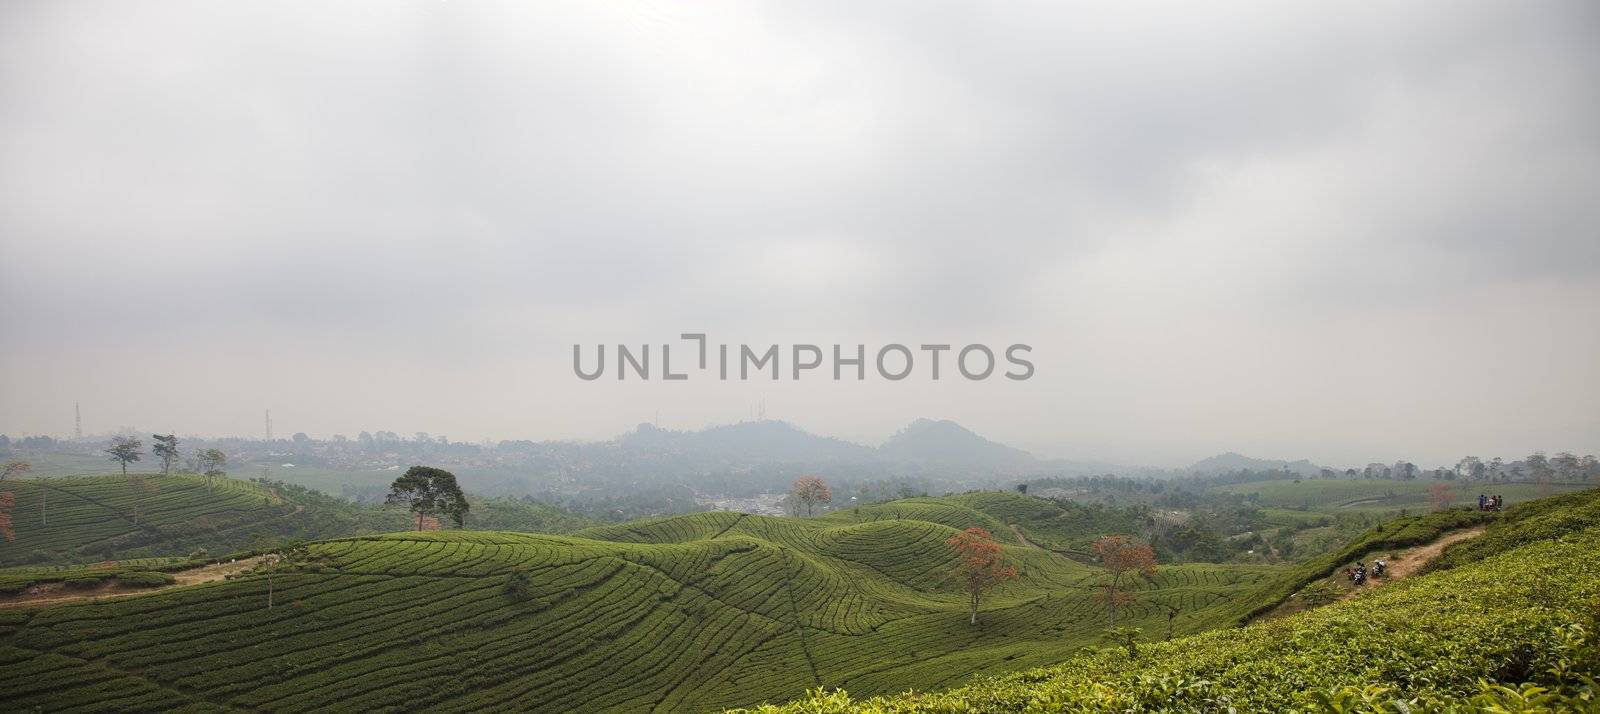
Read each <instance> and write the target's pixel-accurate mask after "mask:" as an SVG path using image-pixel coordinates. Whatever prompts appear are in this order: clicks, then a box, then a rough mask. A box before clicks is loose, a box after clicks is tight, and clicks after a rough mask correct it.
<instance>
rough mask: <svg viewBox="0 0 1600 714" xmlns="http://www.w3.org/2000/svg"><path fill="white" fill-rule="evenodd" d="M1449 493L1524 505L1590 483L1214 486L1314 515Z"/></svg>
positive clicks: (1407, 503) (1411, 503)
mask: <svg viewBox="0 0 1600 714" xmlns="http://www.w3.org/2000/svg"><path fill="white" fill-rule="evenodd" d="M1437 484H1444V485H1445V486H1447V487H1448V488H1449V489H1450V495H1451V498H1452V499H1453V503H1456V504H1476V503H1477V501H1478V494H1480V493H1484V494H1491V495H1492V494H1500V495H1502V496H1505V498H1506V502H1507V503H1512V504H1516V503H1523V502H1526V501H1532V500H1535V499H1538V498H1541V497H1544V496H1549V495H1554V494H1560V493H1567V492H1571V491H1581V490H1584V489H1587V488H1593V485H1592V484H1548V485H1544V486H1541V485H1539V484H1534V483H1522V482H1519V483H1506V482H1484V481H1433V480H1430V479H1413V480H1410V481H1395V480H1390V479H1309V478H1308V479H1301V480H1298V481H1294V480H1290V481H1281V480H1280V481H1252V482H1248V483H1235V484H1227V485H1223V486H1216V487H1214V490H1216V491H1217V492H1219V493H1235V494H1239V495H1241V496H1249V495H1252V494H1253V495H1254V496H1255V497H1256V502H1257V503H1258V504H1260V505H1261V506H1262V507H1265V508H1307V509H1310V510H1313V511H1327V512H1338V511H1344V510H1356V509H1359V510H1384V511H1395V510H1399V509H1402V508H1405V509H1410V510H1412V511H1417V510H1426V509H1428V508H1430V507H1431V506H1432V500H1431V499H1432V491H1433V488H1434V486H1435V485H1437Z"/></svg>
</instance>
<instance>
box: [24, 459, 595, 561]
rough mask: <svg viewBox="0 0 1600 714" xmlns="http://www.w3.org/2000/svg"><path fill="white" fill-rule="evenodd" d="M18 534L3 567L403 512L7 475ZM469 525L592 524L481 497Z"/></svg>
mask: <svg viewBox="0 0 1600 714" xmlns="http://www.w3.org/2000/svg"><path fill="white" fill-rule="evenodd" d="M3 490H7V491H12V492H13V493H15V494H16V505H15V507H14V509H13V512H12V515H13V523H14V530H15V531H16V536H17V539H16V540H15V541H6V540H0V567H4V566H13V565H23V564H27V565H35V564H46V563H53V564H81V563H91V562H97V561H102V560H118V561H126V560H129V559H134V558H143V557H152V556H188V555H190V554H192V553H194V552H195V551H197V550H205V551H208V552H209V553H210V555H212V556H220V555H225V554H228V553H233V552H237V551H243V550H250V549H253V548H258V547H261V546H262V545H264V544H265V543H268V542H275V541H283V540H290V539H302V540H316V539H322V538H337V537H344V536H352V535H361V534H367V533H379V532H386V531H396V530H401V529H404V528H407V527H409V526H410V523H411V519H410V518H409V517H408V516H407V515H406V514H405V513H404V512H402V511H400V510H398V509H382V508H377V507H369V506H359V505H356V504H353V503H349V502H346V501H343V500H340V499H336V498H332V497H329V496H324V495H322V494H318V493H314V492H310V491H307V490H305V489H303V488H300V487H298V486H288V485H282V484H274V485H272V486H270V487H269V486H265V485H262V484H260V483H256V482H250V481H239V480H236V479H227V478H221V479H213V480H212V481H211V482H210V483H209V484H208V483H207V482H206V479H205V478H204V477H201V476H194V475H187V474H175V475H172V476H161V475H156V474H132V475H129V476H122V475H120V474H119V475H111V476H74V477H69V478H50V479H27V480H21V481H7V482H6V483H5V486H4V489H3ZM473 504H474V506H473V514H472V515H471V516H469V522H468V525H469V527H487V526H491V525H492V526H495V527H498V528H509V529H514V530H539V531H540V532H569V531H572V530H576V529H577V528H581V527H584V526H586V525H588V524H589V521H587V520H586V519H583V518H579V517H577V516H573V515H572V514H569V513H566V512H564V511H561V510H560V509H557V508H555V507H553V506H548V505H545V504H541V503H528V502H524V501H518V500H513V499H489V500H482V499H473Z"/></svg>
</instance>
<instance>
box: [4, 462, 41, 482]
mask: <svg viewBox="0 0 1600 714" xmlns="http://www.w3.org/2000/svg"><path fill="white" fill-rule="evenodd" d="M30 471H33V464H30V463H28V462H26V461H23V460H21V459H13V460H11V461H7V462H5V463H4V464H0V481H4V480H6V479H8V478H22V477H23V476H26V475H28V473H29V472H30Z"/></svg>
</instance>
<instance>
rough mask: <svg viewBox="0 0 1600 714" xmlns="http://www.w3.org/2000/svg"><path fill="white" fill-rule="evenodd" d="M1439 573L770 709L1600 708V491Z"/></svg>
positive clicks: (773, 712) (1531, 520)
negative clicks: (1064, 655) (1164, 633)
mask: <svg viewBox="0 0 1600 714" xmlns="http://www.w3.org/2000/svg"><path fill="white" fill-rule="evenodd" d="M1480 538H1481V540H1480V539H1473V540H1468V541H1463V542H1461V543H1457V544H1455V545H1453V546H1451V547H1450V548H1449V549H1447V550H1446V551H1445V553H1444V555H1443V556H1442V557H1441V559H1440V561H1437V562H1438V563H1439V564H1440V565H1439V567H1438V568H1436V570H1438V571H1439V572H1435V573H1434V574H1430V575H1425V576H1421V577H1417V578H1412V579H1409V580H1405V581H1402V582H1399V583H1395V584H1391V585H1384V586H1382V587H1379V588H1376V589H1375V590H1373V591H1371V592H1367V593H1364V594H1363V595H1361V596H1359V597H1356V598H1354V599H1352V600H1348V601H1345V602H1342V603H1337V604H1333V605H1328V606H1325V607H1322V608H1318V609H1315V610H1311V611H1308V612H1303V613H1300V614H1297V615H1293V616H1290V617H1286V618H1283V619H1280V620H1274V621H1271V622H1266V623H1262V624H1257V625H1252V626H1250V627H1246V628H1242V629H1237V630H1219V631H1213V632H1208V633H1203V634H1198V635H1194V636H1190V637H1185V638H1180V639H1177V640H1174V641H1171V642H1165V643H1153V644H1140V645H1138V646H1137V648H1136V649H1135V651H1133V652H1131V653H1130V652H1128V651H1126V650H1124V649H1122V648H1115V649H1108V650H1103V651H1100V652H1097V653H1093V654H1085V655H1079V656H1077V657H1074V658H1072V659H1069V660H1067V661H1066V662H1064V663H1062V664H1059V665H1055V666H1051V667H1046V668H1041V669H1035V670H1032V671H1028V672H1022V673H1017V674H1011V675H1006V676H1001V677H996V678H992V679H989V680H986V681H983V682H980V683H976V684H972V685H969V686H967V687H963V688H958V689H955V690H952V691H948V692H944V693H933V694H909V693H908V694H900V695H895V696H891V697H884V698H877V699H873V698H866V699H858V698H855V697H853V696H852V695H851V694H847V693H844V692H840V691H831V692H827V691H820V690H817V691H813V692H812V693H811V695H810V696H808V697H807V698H805V699H803V700H801V701H797V702H795V703H792V704H788V705H780V706H763V707H760V708H758V709H756V711H758V712H760V713H761V714H802V713H804V714H834V713H843V712H867V713H872V714H887V713H891V712H894V713H910V712H970V713H973V714H984V713H990V712H1047V711H1048V712H1135V711H1242V712H1356V711H1361V712H1589V711H1600V687H1597V686H1596V684H1595V678H1596V677H1597V676H1600V636H1597V633H1600V494H1597V493H1596V492H1594V491H1589V492H1584V493H1580V494H1572V495H1568V496H1563V497H1558V498H1553V499H1547V500H1544V501H1537V502H1532V503H1528V504H1524V505H1522V506H1518V507H1516V508H1514V509H1513V510H1512V511H1511V512H1509V513H1508V514H1507V515H1506V517H1505V518H1504V519H1503V520H1499V521H1497V522H1495V523H1494V524H1493V525H1491V526H1490V528H1489V531H1488V532H1487V533H1486V534H1485V535H1483V536H1481V537H1480Z"/></svg>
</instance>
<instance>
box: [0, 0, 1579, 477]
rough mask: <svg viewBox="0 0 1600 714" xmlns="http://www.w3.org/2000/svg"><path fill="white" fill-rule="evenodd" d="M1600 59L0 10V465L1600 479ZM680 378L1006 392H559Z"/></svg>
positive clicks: (17, 5)
mask: <svg viewBox="0 0 1600 714" xmlns="http://www.w3.org/2000/svg"><path fill="white" fill-rule="evenodd" d="M1597 30H1600V6H1597V5H1595V4H1593V3H1583V2H1540V3H1516V4H1507V3H1458V2H1450V3H1444V2H1421V3H1412V4H1405V5H1398V6H1382V7H1380V6H1370V7H1364V6H1351V5H1349V4H1343V3H1318V4H1313V5H1296V6H1293V7H1290V6H1284V5H1278V4H1267V3H1259V4H1258V3H1244V4H1237V5H1230V6H1217V7H1216V8H1214V9H1213V10H1212V11H1208V12H1207V13H1206V14H1205V15H1204V16H1200V17H1196V16H1179V15H1177V14H1175V13H1168V12H1166V11H1165V10H1164V9H1163V7H1162V6H1161V5H1156V4H1149V5H1147V4H1143V3H1115V4H1106V5H1077V4H1074V5H1070V6H1064V5H1056V4H1041V5H1030V6H1022V5H1014V6H1002V7H997V6H985V5H945V4H924V3H917V4H875V5H862V4H856V3H822V4H804V5H799V6H785V5H778V4H705V5H698V4H697V5H692V6H682V5H670V4H653V3H644V2H637V3H634V2H617V3H609V4H593V3H585V4H574V5H555V4H532V5H529V4H511V3H505V4H499V3H443V2H425V3H352V4H337V5H326V4H321V3H300V2H291V3H271V4H267V3H238V4H235V3H229V4H215V3H200V2H192V3H182V2H165V3H153V2H152V3H144V2H129V3H115V4H101V3H80V2H35V1H28V0H24V1H21V2H12V3H7V4H6V5H5V6H4V8H0V300H3V302H4V305H5V309H4V310H0V336H3V337H4V340H5V348H4V349H0V433H8V434H11V435H13V436H15V435H20V434H40V433H43V434H52V435H56V436H63V435H70V434H71V433H72V428H73V421H72V419H73V413H72V408H73V403H74V402H81V403H82V404H83V410H84V430H85V432H86V433H101V432H108V431H115V430H116V429H118V428H120V427H122V426H132V427H137V428H139V429H141V430H148V431H161V432H166V431H175V432H177V433H179V434H186V433H194V434H206V435H218V436H220V435H239V436H256V437H259V436H260V435H261V433H262V430H263V424H262V421H263V410H264V409H271V410H272V414H273V421H274V426H275V429H274V430H275V432H276V433H277V434H278V435H280V436H281V435H287V434H291V433H294V432H297V431H303V432H306V433H308V434H312V435H315V436H318V437H322V438H326V437H328V436H331V435H332V434H335V433H344V434H347V435H351V436H353V435H354V433H355V432H356V431H359V430H362V429H366V430H376V429H385V430H392V431H396V432H399V433H401V434H410V433H412V432H415V431H428V432H430V433H432V434H435V435H441V434H442V435H447V436H449V437H450V438H451V439H452V440H456V441H480V440H484V439H496V440H498V439H534V440H543V439H608V438H612V437H614V436H616V435H617V434H618V433H621V432H623V431H625V430H627V429H630V428H632V427H633V426H634V425H636V424H639V423H643V422H652V421H656V420H657V419H659V423H660V425H661V426H663V427H665V428H673V429H698V428H702V427H705V426H708V425H714V424H725V423H732V422H737V421H739V420H741V419H747V418H753V417H754V416H756V415H757V414H760V413H763V410H764V414H765V416H766V417H767V418H770V419H782V420H786V421H790V422H792V423H794V424H796V425H797V426H799V427H801V428H803V429H805V430H807V431H810V432H812V433H816V434H820V435H824V436H836V437H839V438H844V439H848V440H851V441H856V442H858V443H864V444H873V445H875V444H878V443H881V442H882V441H883V440H884V439H885V438H887V437H888V436H889V435H891V434H893V433H894V432H895V431H896V430H898V429H900V428H902V427H903V426H905V425H906V424H907V423H909V422H911V421H912V420H913V419H916V418H930V419H950V420H952V421H955V422H957V423H960V424H961V425H963V426H965V427H967V428H969V429H971V430H973V431H975V432H977V433H978V434H980V435H982V436H984V437H987V438H989V439H992V440H995V441H998V442H1001V443H1005V444H1008V445H1012V446H1016V447H1019V448H1023V449H1027V450H1029V451H1031V452H1033V453H1034V454H1035V455H1038V456H1041V457H1058V458H1069V459H1077V460H1104V461H1109V462H1114V463H1120V464H1129V465H1152V466H1176V465H1183V464H1187V463H1190V462H1193V461H1195V460H1197V459H1200V458H1204V457H1207V456H1212V455H1215V454H1218V453H1222V452H1227V451H1234V452H1239V453H1242V454H1246V455H1249V456H1253V457H1258V458H1272V459H1290V460H1293V459H1300V458H1306V459H1310V460H1311V461H1313V462H1316V463H1324V464H1352V465H1353V464H1358V463H1365V462H1368V461H1381V462H1385V463H1389V462H1393V461H1395V460H1397V459H1407V460H1410V461H1412V462H1415V463H1417V464H1418V465H1422V466H1427V467H1432V466H1435V465H1441V464H1453V463H1454V462H1455V461H1456V460H1457V459H1459V458H1460V457H1462V456H1465V455H1468V454H1471V455H1477V456H1481V457H1484V458H1489V457H1491V456H1504V457H1507V458H1513V457H1521V456H1523V455H1526V454H1528V453H1530V452H1531V451H1534V450H1547V451H1553V450H1561V449H1571V450H1575V451H1577V452H1578V453H1580V454H1581V453H1593V452H1595V451H1600V409H1596V405H1597V404H1600V359H1597V358H1596V355H1597V354H1600V238H1597V237H1596V233H1595V231H1596V226H1597V225H1600V201H1596V200H1595V197H1596V196H1600V128H1597V127H1600V84H1597V83H1596V82H1595V81H1594V77H1595V75H1596V72H1595V70H1596V69H1597V68H1600V44H1597V43H1595V42H1594V38H1595V37H1596V36H1600V34H1597V32H1596V31H1597ZM685 332H702V333H705V334H707V335H708V338H709V340H710V341H712V342H713V343H729V344H751V345H768V344H777V345H780V346H783V347H784V348H785V349H787V347H788V346H790V345H795V344H818V345H823V346H828V345H833V344H843V345H855V344H864V345H866V346H867V349H868V350H869V355H870V350H872V349H873V348H874V347H878V346H882V345H885V344H888V343H904V344H906V345H910V346H911V347H912V348H915V347H916V346H917V345H920V344H928V343H941V344H952V345H956V346H957V347H959V346H961V345H965V344H970V343H982V344H986V345H989V346H991V347H994V348H996V349H997V350H999V349H1002V348H1004V346H1006V345H1010V344H1013V343H1025V344H1028V345H1031V346H1032V352H1031V354H1030V357H1031V359H1032V361H1033V364H1034V365H1035V366H1036V368H1037V371H1036V373H1035V374H1034V375H1033V376H1032V378H1031V379H1028V380H1025V381H1014V380H1008V379H1004V378H994V379H987V380H983V381H971V380H967V379H963V378H960V377H959V376H955V375H951V374H948V373H947V374H946V375H945V378H943V379H941V380H940V381H937V382H935V381H932V380H930V379H927V378H925V377H923V376H921V375H920V374H919V375H917V376H913V377H912V378H909V379H906V380H904V381H898V382H895V381H887V380H884V379H880V378H877V377H876V376H875V375H873V374H870V373H869V374H868V377H867V379H865V380H864V381H861V382H856V381H853V380H844V381H839V382H835V381H833V380H832V379H828V378H822V377H815V378H807V379H803V380H799V381H795V380H791V379H788V378H787V375H785V378H784V379H781V380H778V381H771V380H761V381H756V380H751V381H748V382H744V381H739V380H736V379H735V380H729V381H720V380H715V379H706V378H697V379H691V380H687V381H681V382H673V381H664V380H661V379H657V378H652V379H651V380H648V381H637V380H621V381H619V380H617V379H615V378H614V377H613V376H611V375H610V374H608V375H607V376H606V378H604V379H600V380H596V381H592V382H590V381H584V380H582V379H579V378H578V377H577V376H575V374H574V371H573V365H572V349H573V345H575V344H576V345H582V346H584V348H585V349H592V348H593V347H594V346H595V345H597V344H605V345H608V346H610V347H613V348H614V347H615V345H617V344H627V345H632V346H638V345H642V344H645V343H648V344H651V345H655V346H656V347H657V348H659V346H660V345H661V344H663V343H671V344H673V345H674V350H675V351H674V353H673V358H674V362H675V364H677V360H678V359H679V358H680V353H679V352H677V351H676V350H678V349H679V348H678V347H677V345H678V344H680V343H679V335H680V334H681V333H685ZM869 359H870V356H869ZM652 369H659V367H657V366H656V365H652ZM788 369H789V365H788V359H787V357H785V358H784V360H783V370H784V371H785V372H787V370H788ZM825 370H826V368H824V369H823V370H817V372H818V373H819V374H820V373H822V372H824V371H825ZM947 370H948V366H947Z"/></svg>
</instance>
